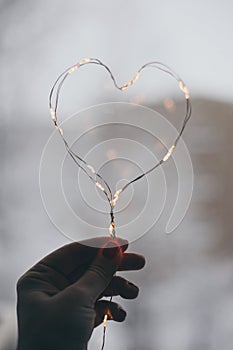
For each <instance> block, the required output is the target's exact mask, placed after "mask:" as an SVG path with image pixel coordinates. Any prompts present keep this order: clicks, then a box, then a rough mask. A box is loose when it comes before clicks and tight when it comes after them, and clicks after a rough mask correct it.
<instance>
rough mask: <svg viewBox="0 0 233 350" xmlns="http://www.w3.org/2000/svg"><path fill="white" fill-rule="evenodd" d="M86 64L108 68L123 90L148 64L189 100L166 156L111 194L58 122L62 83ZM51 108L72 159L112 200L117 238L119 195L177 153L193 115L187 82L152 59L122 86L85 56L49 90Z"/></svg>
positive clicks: (112, 222) (112, 232)
mask: <svg viewBox="0 0 233 350" xmlns="http://www.w3.org/2000/svg"><path fill="white" fill-rule="evenodd" d="M87 64H96V65H100V66H102V67H103V68H105V69H106V70H107V72H108V73H109V75H110V78H111V79H112V81H113V84H114V86H115V87H116V88H117V89H118V90H121V91H124V90H126V89H127V88H129V87H130V86H131V85H133V84H134V83H135V82H136V81H137V80H138V78H139V76H140V75H141V72H142V71H143V70H144V69H146V68H148V67H154V68H157V69H159V70H161V71H163V72H165V73H167V74H169V75H170V76H171V77H172V78H174V79H176V81H177V82H178V86H179V88H180V90H181V91H182V92H183V93H184V97H185V99H186V113H185V117H184V120H183V124H182V126H181V129H180V132H179V133H178V136H177V137H176V139H175V140H174V142H173V144H172V146H171V147H170V148H169V149H168V151H167V153H166V154H165V155H164V157H163V158H162V159H161V160H160V161H159V162H158V163H156V164H155V165H154V166H153V167H152V168H150V169H149V170H147V171H145V172H143V173H141V174H140V175H139V176H137V177H135V178H134V179H132V180H130V181H129V182H128V183H126V185H124V186H123V187H122V188H120V189H119V190H117V191H116V192H115V193H114V194H113V193H112V191H111V188H110V186H109V185H108V183H107V181H106V180H105V179H104V178H103V177H102V176H101V175H100V174H99V173H98V172H96V171H95V169H94V168H93V166H92V165H90V164H88V163H87V162H86V161H85V160H84V159H83V158H82V157H80V156H79V155H77V154H76V153H74V152H73V151H72V150H71V148H70V147H69V145H68V142H67V141H66V139H65V137H64V133H63V130H62V128H61V127H60V125H59V124H58V118H57V108H58V102H59V96H60V92H61V89H62V86H63V84H64V82H65V80H66V79H67V77H68V76H69V75H70V74H72V73H73V72H75V71H77V70H78V69H79V68H81V67H82V66H84V65H87ZM53 99H54V100H55V103H54V105H53V103H52V101H53ZM49 109H50V114H51V117H52V120H53V123H54V126H55V128H56V129H57V131H58V132H59V134H60V136H61V138H62V140H63V142H64V144H65V147H66V149H67V152H68V153H69V155H70V156H71V158H72V159H73V161H74V162H75V163H76V164H77V166H78V167H79V168H80V169H81V170H82V171H83V172H84V173H85V174H86V175H87V176H88V177H89V178H90V180H91V181H92V182H93V183H94V185H95V186H96V187H97V188H98V189H99V190H100V191H102V192H103V193H104V194H105V196H106V198H107V200H108V202H109V205H110V213H109V214H110V226H109V233H110V235H111V236H112V237H115V218H114V207H115V205H116V202H117V200H118V199H119V196H120V194H121V193H122V192H123V191H125V190H126V188H127V187H128V186H129V185H131V184H132V183H133V182H136V181H138V180H140V179H141V178H142V177H144V176H146V175H147V174H149V173H150V172H152V171H153V170H155V169H156V168H157V167H159V166H160V165H162V164H163V163H165V162H166V161H167V160H168V159H169V158H170V157H171V155H172V153H173V152H174V150H175V148H176V146H177V144H178V142H179V140H180V138H181V136H182V134H183V131H184V129H185V127H186V124H187V122H188V120H189V119H190V117H191V102H190V93H189V90H188V88H187V86H186V85H185V83H184V81H183V80H182V79H181V78H180V77H179V76H178V75H177V74H176V73H175V72H173V71H172V70H171V68H169V67H168V66H167V65H165V64H163V63H161V62H156V61H152V62H149V63H146V64H144V65H143V66H141V68H140V69H139V70H138V71H137V72H136V74H135V75H134V77H133V78H132V79H131V80H130V81H129V82H127V83H125V84H123V85H122V86H119V85H118V84H117V82H116V79H115V77H114V75H113V74H112V71H111V70H110V68H109V67H108V66H107V65H106V64H104V63H103V62H101V61H100V60H99V59H97V58H85V59H82V60H81V61H79V62H78V63H76V64H74V65H73V66H71V67H69V68H67V69H66V70H65V71H64V72H63V73H61V74H60V75H59V77H58V78H57V79H56V81H55V83H54V85H53V87H52V89H51V91H50V94H49ZM97 178H98V181H97V180H96V179H97Z"/></svg>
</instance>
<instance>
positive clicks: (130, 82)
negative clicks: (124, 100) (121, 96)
mask: <svg viewBox="0 0 233 350" xmlns="http://www.w3.org/2000/svg"><path fill="white" fill-rule="evenodd" d="M139 75H140V72H139V71H138V72H137V73H136V74H135V76H134V77H133V79H132V80H130V81H129V82H128V83H126V84H124V85H123V86H122V87H120V90H122V91H123V90H125V89H127V88H128V87H129V86H131V85H133V84H134V83H135V81H136V80H137V79H138V78H139Z"/></svg>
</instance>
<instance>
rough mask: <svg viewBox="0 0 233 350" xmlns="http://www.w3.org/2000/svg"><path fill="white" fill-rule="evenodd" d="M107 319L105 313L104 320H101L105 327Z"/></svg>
mask: <svg viewBox="0 0 233 350" xmlns="http://www.w3.org/2000/svg"><path fill="white" fill-rule="evenodd" d="M107 320H108V315H107V314H105V316H104V320H103V326H104V328H106V327H107Z"/></svg>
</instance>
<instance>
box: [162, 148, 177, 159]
mask: <svg viewBox="0 0 233 350" xmlns="http://www.w3.org/2000/svg"><path fill="white" fill-rule="evenodd" d="M174 149H175V145H172V146H171V147H170V148H169V150H168V152H167V153H166V155H165V156H164V157H163V162H166V161H167V160H168V159H169V158H170V157H171V155H172V153H173V151H174Z"/></svg>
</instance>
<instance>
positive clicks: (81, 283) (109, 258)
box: [67, 239, 127, 305]
mask: <svg viewBox="0 0 233 350" xmlns="http://www.w3.org/2000/svg"><path fill="white" fill-rule="evenodd" d="M122 248H123V249H126V248H127V247H126V246H123V247H119V245H118V244H117V241H116V240H115V239H114V241H112V242H108V244H107V245H106V246H105V247H103V248H102V249H100V251H99V253H98V255H97V257H96V259H95V260H94V261H93V262H92V263H91V265H90V266H89V267H88V269H87V270H86V272H85V273H84V275H83V276H82V277H81V278H80V279H79V280H78V281H77V282H76V283H74V284H72V285H71V286H70V287H68V288H67V289H70V290H72V292H76V293H77V295H78V293H80V292H81V295H82V298H83V297H84V298H85V299H86V303H87V304H88V305H90V304H91V303H92V304H93V303H95V302H96V300H97V299H98V298H99V296H100V295H101V294H102V293H103V291H104V290H105V289H106V288H107V286H108V285H109V283H110V282H111V280H112V277H113V275H114V273H115V272H116V270H117V268H118V266H119V264H120V262H121V259H122V257H123V251H122ZM75 290H76V291H75Z"/></svg>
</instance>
